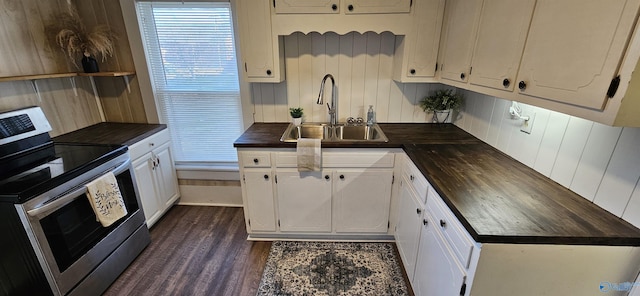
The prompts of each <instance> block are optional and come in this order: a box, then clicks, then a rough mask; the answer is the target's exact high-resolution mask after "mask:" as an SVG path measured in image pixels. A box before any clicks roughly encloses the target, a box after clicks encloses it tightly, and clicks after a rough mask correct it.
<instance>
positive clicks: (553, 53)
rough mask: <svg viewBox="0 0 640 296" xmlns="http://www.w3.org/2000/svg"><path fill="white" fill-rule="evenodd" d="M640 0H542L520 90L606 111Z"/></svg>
mask: <svg viewBox="0 0 640 296" xmlns="http://www.w3.org/2000/svg"><path fill="white" fill-rule="evenodd" d="M639 3H640V1H638V0H626V1H625V0H620V1H600V0H565V1H555V0H538V1H537V4H536V8H535V11H534V14H533V19H532V21H531V28H530V29H529V36H528V37H527V45H526V46H525V49H524V55H523V57H522V62H521V65H520V71H519V73H518V86H519V88H520V93H522V94H525V95H530V96H535V97H541V98H546V99H551V100H556V101H560V102H564V103H569V104H574V105H578V106H584V107H588V108H594V109H602V108H603V107H604V105H605V103H606V93H607V89H608V88H609V85H610V83H611V80H612V79H613V78H614V77H615V76H616V75H617V68H618V66H619V64H620V62H621V60H622V57H623V54H624V52H625V47H626V43H627V41H628V40H629V38H630V34H631V31H632V29H633V26H634V21H635V17H636V14H637V12H638V5H639ZM520 81H521V82H522V87H520V84H521V83H520Z"/></svg>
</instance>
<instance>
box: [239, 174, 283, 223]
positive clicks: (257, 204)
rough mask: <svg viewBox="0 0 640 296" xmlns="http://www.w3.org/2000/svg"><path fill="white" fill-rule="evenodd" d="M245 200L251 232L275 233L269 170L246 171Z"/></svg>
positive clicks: (244, 183) (274, 214)
mask: <svg viewBox="0 0 640 296" xmlns="http://www.w3.org/2000/svg"><path fill="white" fill-rule="evenodd" d="M242 179H243V185H245V186H242V187H243V189H244V190H243V191H244V192H243V193H244V195H245V196H248V197H250V198H247V200H246V203H247V207H246V208H247V210H248V213H249V215H248V218H247V224H248V226H249V227H250V228H251V230H252V231H276V213H275V203H274V199H273V182H272V181H271V180H272V176H271V169H247V170H245V171H244V176H243V178H242Z"/></svg>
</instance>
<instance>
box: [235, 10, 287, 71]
mask: <svg viewBox="0 0 640 296" xmlns="http://www.w3.org/2000/svg"><path fill="white" fill-rule="evenodd" d="M236 3H237V7H238V25H239V26H240V34H239V35H240V41H241V43H240V46H241V49H242V59H243V62H244V69H245V72H246V74H247V80H248V81H249V82H281V81H282V80H283V79H284V75H282V74H284V73H281V69H280V44H279V42H278V40H279V38H278V37H277V36H275V37H274V36H273V35H272V34H271V7H270V6H271V1H264V0H244V1H237V2H236Z"/></svg>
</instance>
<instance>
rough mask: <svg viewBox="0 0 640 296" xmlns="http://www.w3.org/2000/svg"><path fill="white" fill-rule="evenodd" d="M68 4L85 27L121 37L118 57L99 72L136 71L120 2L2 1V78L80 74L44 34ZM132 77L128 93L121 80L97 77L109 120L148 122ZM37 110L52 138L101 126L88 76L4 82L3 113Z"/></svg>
mask: <svg viewBox="0 0 640 296" xmlns="http://www.w3.org/2000/svg"><path fill="white" fill-rule="evenodd" d="M69 3H71V4H73V5H76V4H77V5H78V7H77V8H78V11H79V13H80V15H81V16H82V18H83V21H84V23H85V25H86V26H87V27H89V28H91V27H92V26H94V25H95V24H98V23H100V24H108V25H109V26H110V27H111V28H112V30H114V32H115V33H116V35H117V36H118V39H117V40H116V47H117V50H116V52H115V53H114V56H113V57H111V58H109V59H108V60H107V61H106V62H100V63H99V65H100V70H102V71H119V70H122V71H124V70H133V68H134V67H133V61H132V58H131V53H130V49H129V44H128V39H127V36H126V32H125V30H124V24H123V20H122V13H121V11H120V6H119V2H118V1H109V0H82V1H76V0H73V1H72V0H4V1H0V24H1V27H0V77H7V76H20V75H34V74H51V73H66V72H78V71H81V70H78V69H76V68H75V67H74V66H73V64H72V63H70V62H69V61H68V60H67V58H66V56H65V55H64V53H63V52H62V50H61V49H60V48H59V47H57V45H56V44H55V43H54V42H52V39H51V36H50V35H47V33H46V28H47V26H48V24H50V23H51V22H53V21H55V20H54V17H53V15H55V14H56V13H59V12H62V11H64V10H66V9H68V5H69ZM130 78H131V83H130V88H131V92H130V93H129V92H128V90H127V88H126V85H125V83H124V80H123V79H122V78H107V77H96V78H95V83H96V87H97V89H98V95H99V97H100V98H101V101H102V106H103V109H104V112H105V117H106V120H107V121H120V122H146V116H145V114H144V108H143V105H142V99H141V95H140V91H139V87H138V85H137V80H136V79H135V76H132V77H130ZM74 84H75V86H76V89H75V90H74V88H73V86H74ZM33 105H36V106H41V107H42V108H43V110H44V112H45V114H46V116H47V118H48V119H49V121H51V123H52V126H53V131H52V133H51V134H52V135H54V136H55V135H59V134H62V133H66V132H70V131H73V130H76V129H79V128H82V127H86V126H89V125H91V124H95V123H97V122H100V121H101V118H100V114H99V112H98V106H97V104H96V102H95V97H94V92H93V89H92V86H91V81H90V79H89V78H87V77H76V78H56V79H42V80H36V81H34V82H31V81H13V82H0V111H7V110H12V109H16V108H21V107H26V106H33Z"/></svg>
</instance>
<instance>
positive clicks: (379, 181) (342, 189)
mask: <svg viewBox="0 0 640 296" xmlns="http://www.w3.org/2000/svg"><path fill="white" fill-rule="evenodd" d="M333 180H334V181H333V184H334V202H335V214H334V220H335V221H336V223H335V224H336V225H335V231H336V232H341V233H342V232H346V233H349V232H352V233H386V232H387V230H388V229H389V204H390V202H391V200H390V198H389V197H390V196H391V186H392V182H393V170H391V169H387V170H368V169H353V170H336V171H334V172H333Z"/></svg>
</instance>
